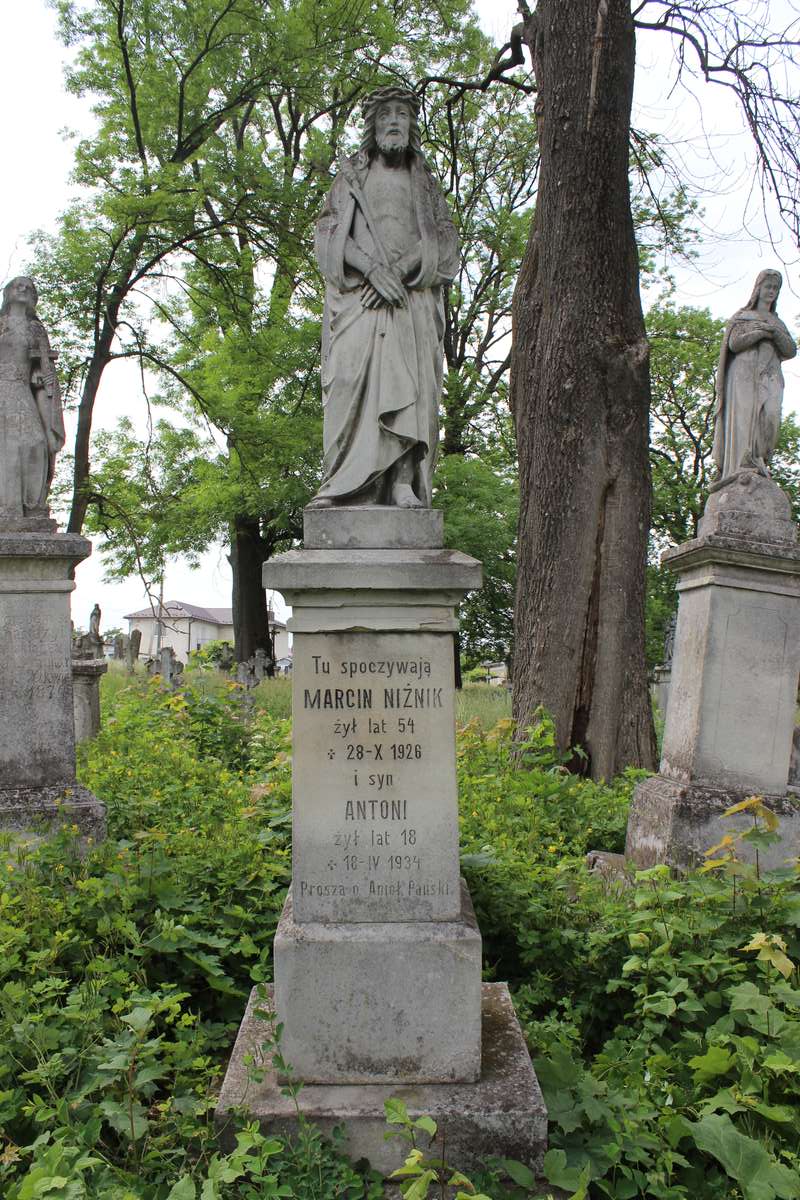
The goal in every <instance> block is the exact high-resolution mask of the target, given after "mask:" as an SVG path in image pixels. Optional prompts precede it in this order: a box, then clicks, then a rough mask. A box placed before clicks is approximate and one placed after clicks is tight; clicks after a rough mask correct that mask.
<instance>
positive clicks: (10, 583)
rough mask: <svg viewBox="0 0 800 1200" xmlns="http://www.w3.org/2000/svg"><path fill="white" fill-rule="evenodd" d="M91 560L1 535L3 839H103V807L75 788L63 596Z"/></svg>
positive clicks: (52, 541)
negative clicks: (61, 830)
mask: <svg viewBox="0 0 800 1200" xmlns="http://www.w3.org/2000/svg"><path fill="white" fill-rule="evenodd" d="M90 553H91V543H90V542H88V541H87V540H86V538H82V537H78V536H76V535H74V534H66V533H55V532H50V531H41V532H31V533H28V532H19V533H17V532H0V630H2V635H1V636H0V665H1V666H2V671H1V672H0V673H1V675H2V680H3V702H2V704H0V828H2V829H6V830H13V831H14V832H17V833H20V834H25V835H28V834H30V835H36V834H38V833H41V832H44V831H46V830H48V829H53V828H58V827H59V826H60V825H62V824H67V825H77V826H78V830H79V832H80V834H81V835H82V836H83V837H86V836H87V835H91V836H92V837H93V838H95V839H98V838H100V837H103V836H104V835H105V809H104V807H103V805H102V804H101V803H100V802H99V801H98V800H97V799H96V797H95V796H93V795H92V794H91V792H89V791H87V790H86V789H85V788H82V787H80V786H79V785H78V784H77V783H76V781H75V728H74V712H73V693H72V661H71V636H70V610H69V595H70V592H71V591H72V590H73V589H74V587H75V585H74V583H73V581H72V578H71V571H72V569H73V567H74V566H75V565H76V564H77V563H79V562H81V561H82V560H83V559H84V558H86V557H87V556H88V555H89V554H90Z"/></svg>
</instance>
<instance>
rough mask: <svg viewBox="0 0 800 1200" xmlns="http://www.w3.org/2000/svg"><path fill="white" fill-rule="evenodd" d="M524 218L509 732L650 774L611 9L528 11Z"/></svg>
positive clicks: (642, 457) (643, 379) (619, 54)
mask: <svg viewBox="0 0 800 1200" xmlns="http://www.w3.org/2000/svg"><path fill="white" fill-rule="evenodd" d="M526 36H527V38H528V41H529V45H530V46H531V50H532V54H533V59H534V67H535V70H536V77H537V84H538V89H539V104H538V113H539V143H540V149H541V166H540V179H539V193H538V198H537V205H536V215H535V220H534V223H533V227H532V230H531V237H530V241H529V243H528V247H527V251H526V255H525V260H524V262H523V267H522V271H521V273H520V277H519V281H518V284H517V289H516V293H515V297H514V343H513V355H512V401H513V405H514V416H515V421H516V428H517V442H518V448H519V467H520V489H521V510H520V523H519V550H518V568H519V573H518V584H517V601H516V612H515V653H514V716H515V718H516V719H517V721H518V723H519V725H520V727H521V728H524V727H525V725H526V724H529V723H530V720H531V717H532V714H533V713H534V711H535V709H536V708H537V706H538V705H540V704H543V705H545V706H546V708H547V709H548V710H549V711H550V712H551V713H552V715H553V717H554V718H555V722H556V728H557V735H558V741H559V745H560V747H561V748H562V749H567V748H568V747H569V746H570V745H580V746H582V747H583V749H584V750H585V751H586V753H587V755H588V758H587V760H585V761H583V762H582V763H579V762H576V764H575V765H576V768H577V769H580V770H584V771H586V772H590V773H591V775H592V776H593V777H594V778H610V777H611V776H612V775H614V774H616V773H617V772H618V771H620V770H621V769H622V768H623V767H624V766H625V765H626V764H628V763H635V764H637V765H640V766H647V767H652V766H653V764H654V760H655V738H654V733H653V722H652V715H651V711H650V703H649V696H648V687H647V675H646V667H645V640H644V594H645V560H646V550H647V535H648V527H649V508H650V470H649V462H648V409H649V403H650V383H649V374H648V364H649V353H648V345H647V340H646V336H645V330H644V321H643V317H642V307H641V301H640V298H639V279H638V260H637V252H636V242H635V238H634V230H633V222H632V219H631V207H630V193H629V185H628V138H629V132H630V107H631V97H632V92H633V73H634V49H635V47H634V29H633V22H632V19H631V12H630V4H629V2H628V0H540V2H539V5H538V8H537V11H536V15H535V17H534V18H533V20H532V21H530V22H528V23H527V28H526Z"/></svg>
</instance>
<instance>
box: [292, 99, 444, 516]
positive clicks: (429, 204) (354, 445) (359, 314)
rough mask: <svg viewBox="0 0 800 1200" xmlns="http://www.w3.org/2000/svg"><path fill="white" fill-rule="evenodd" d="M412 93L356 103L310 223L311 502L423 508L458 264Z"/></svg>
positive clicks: (427, 493) (318, 505) (426, 504)
mask: <svg viewBox="0 0 800 1200" xmlns="http://www.w3.org/2000/svg"><path fill="white" fill-rule="evenodd" d="M418 111H419V99H418V97H417V96H415V95H414V93H413V92H410V91H407V90H406V89H405V88H401V87H391V86H390V87H382V88H378V89H377V91H374V92H373V93H372V94H371V95H370V96H369V97H368V98H367V100H366V101H365V104H364V133H363V138H362V143H361V149H360V150H359V152H358V154H356V155H355V156H353V157H352V158H347V159H345V160H344V161H343V162H342V164H341V168H340V171H339V174H338V175H337V176H336V178H335V179H334V182H333V186H332V187H331V190H330V192H329V193H328V196H327V198H326V201H325V206H324V208H323V211H322V215H321V217H320V219H319V222H318V224H317V232H316V255H317V261H318V263H319V266H320V270H321V271H322V274H323V276H324V277H325V281H326V285H327V286H326V291H325V313H324V320H323V332H322V392H323V405H324V434H323V441H324V463H323V480H322V485H321V487H320V489H319V491H318V493H317V495H316V497H315V498H314V499H313V500H312V501H311V507H314V508H322V507H329V506H332V505H350V504H357V505H376V504H388V505H396V506H398V507H400V508H429V507H430V503H431V478H432V475H433V466H434V459H435V454H436V445H437V440H438V415H439V401H440V397H441V390H442V364H443V337H444V288H445V287H446V286H447V285H448V284H449V283H450V282H451V281H452V280H453V278H454V277H455V274H456V271H457V269H458V263H459V247H458V237H457V234H456V231H455V228H454V226H453V223H452V221H451V219H450V214H449V211H448V208H447V204H446V202H445V198H444V195H443V193H442V190H441V188H440V186H439V184H438V182H437V181H436V179H435V178H434V176H433V173H432V171H431V169H430V168H429V166H428V165H427V163H426V162H425V160H424V158H423V157H422V153H421V151H420V135H419V126H418V123H417V113H418Z"/></svg>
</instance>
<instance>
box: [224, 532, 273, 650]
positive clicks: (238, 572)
mask: <svg viewBox="0 0 800 1200" xmlns="http://www.w3.org/2000/svg"><path fill="white" fill-rule="evenodd" d="M265 557H266V554H265V550H264V544H263V539H262V537H261V534H260V530H259V523H258V518H257V517H246V516H239V517H236V518H235V520H234V521H233V524H232V525H231V553H230V564H231V568H232V570H233V636H234V642H235V654H236V661H237V662H246V661H247V659H248V658H250V656H251V655H252V654H254V653H255V652H256V650H264V651H266V653H267V656H268V657H270V658H271V656H272V643H271V640H270V636H269V628H268V610H267V593H266V592H265V591H264V585H263V584H262V582H261V568H262V566H263V564H264V559H265Z"/></svg>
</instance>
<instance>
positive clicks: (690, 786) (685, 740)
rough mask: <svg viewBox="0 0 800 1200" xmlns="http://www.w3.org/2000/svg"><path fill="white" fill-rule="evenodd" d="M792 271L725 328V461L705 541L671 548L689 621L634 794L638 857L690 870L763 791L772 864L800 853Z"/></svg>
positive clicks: (720, 430)
mask: <svg viewBox="0 0 800 1200" xmlns="http://www.w3.org/2000/svg"><path fill="white" fill-rule="evenodd" d="M780 285H781V276H780V275H779V274H778V272H776V271H765V272H762V273H761V275H759V277H758V279H757V280H756V284H755V287H754V290H753V294H752V296H751V297H750V300H749V302H748V304H747V306H746V307H745V308H743V309H740V310H739V311H738V312H737V313H735V314H734V316H733V318H732V319H731V321H730V322H729V323H728V326H727V328H726V331H725V337H724V341H723V346H722V352H721V355H720V366H719V372H718V376H717V403H716V412H715V435H714V458H715V461H716V463H717V466H718V469H719V477H718V479H717V482H716V483H714V484H713V485H712V488H711V493H710V495H709V498H708V503H707V504H706V508H705V512H704V515H703V518H702V520H701V521H700V525H699V529H698V536H697V537H696V538H694V539H693V540H692V541H690V542H686V543H684V544H683V545H681V546H678V547H676V548H675V549H674V550H669V551H667V553H666V554H665V555H664V556H663V557H662V562H665V563H666V564H667V565H668V566H669V567H670V568H671V569H672V570H673V571H675V573H676V574H677V575H678V579H679V582H678V592H679V605H678V621H677V626H676V630H675V647H674V653H673V661H672V679H671V684H670V694H669V704H668V707H667V713H666V723H665V727H664V741H663V747H662V755H661V765H660V767H659V773H658V775H656V776H654V777H653V778H651V779H647V780H644V782H642V783H640V784H639V785H638V787H637V789H636V793H635V796H634V801H633V805H632V807H631V813H630V817H629V821H628V836H627V843H626V856H627V857H628V858H629V859H632V860H633V861H634V862H635V863H636V864H638V865H639V866H651V865H652V864H654V863H657V862H666V863H669V864H671V865H673V866H677V867H683V866H690V865H693V864H695V863H697V862H700V861H702V856H703V852H704V851H705V850H707V849H710V847H711V846H713V845H715V844H716V843H717V842H718V841H719V840H720V837H721V836H722V835H723V834H724V833H726V832H731V831H733V830H735V829H736V828H737V827H738V828H741V827H746V826H749V825H750V824H752V822H751V819H750V818H749V817H748V816H747V815H746V814H744V815H742V816H740V817H738V818H736V819H735V820H734V819H732V818H726V819H725V821H722V820H721V817H722V814H723V813H724V811H725V810H726V809H727V808H729V807H731V806H733V805H734V804H736V803H738V802H739V801H740V800H743V799H746V798H747V797H748V796H750V795H753V794H758V795H761V796H763V797H764V798H765V800H766V801H767V803H768V805H769V807H770V808H772V809H773V811H774V812H775V813H776V814H777V815H778V817H779V818H780V820H781V833H782V838H781V843H780V845H777V846H774V847H772V848H771V849H770V850H769V851H766V852H765V851H761V852H760V861H761V864H762V865H764V866H770V865H780V864H781V863H783V861H784V860H785V859H787V858H789V857H792V856H796V855H798V854H800V808H798V806H797V802H796V800H795V799H794V798H793V797H790V795H789V794H788V793H787V779H788V774H789V763H790V756H791V752H792V734H793V730H794V714H795V705H796V700H797V684H798V675H799V674H800V547H798V545H797V527H796V526H795V524H794V522H793V520H792V518H791V511H790V506H789V500H788V498H787V497H786V496H785V495H784V493H783V492H782V491H781V489H780V488H779V487H778V486H777V485H776V484H775V483H774V482H773V481H772V480H771V479H770V478H769V472H768V463H769V459H770V457H771V455H772V453H773V451H774V449H775V445H776V441H777V436H778V427H779V425H780V416H781V397H782V392H783V377H782V373H781V368H780V363H781V360H782V359H787V358H791V357H793V355H794V354H795V353H796V347H795V344H794V342H793V340H792V338H791V336H790V334H789V332H788V330H787V329H786V326H785V325H784V324H783V322H782V321H781V320H780V319H779V317H778V316H777V314H776V312H775V304H776V300H777V296H778V292H779V290H780Z"/></svg>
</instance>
